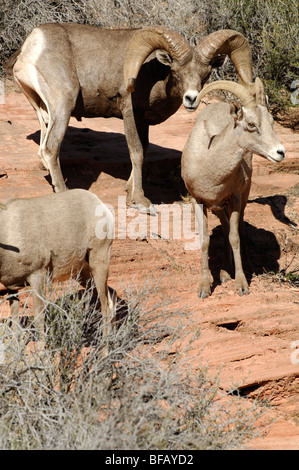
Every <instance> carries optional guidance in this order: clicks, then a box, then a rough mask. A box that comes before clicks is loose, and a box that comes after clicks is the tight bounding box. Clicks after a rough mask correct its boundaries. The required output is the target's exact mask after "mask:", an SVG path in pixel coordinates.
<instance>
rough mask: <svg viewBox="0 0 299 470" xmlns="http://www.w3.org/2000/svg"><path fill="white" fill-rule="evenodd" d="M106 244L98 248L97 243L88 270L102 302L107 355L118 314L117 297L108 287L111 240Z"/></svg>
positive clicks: (90, 254)
mask: <svg viewBox="0 0 299 470" xmlns="http://www.w3.org/2000/svg"><path fill="white" fill-rule="evenodd" d="M105 242H106V243H103V244H102V245H101V246H97V242H95V246H94V248H92V249H91V250H90V252H89V260H88V264H89V268H88V269H89V272H90V275H91V276H92V278H93V280H94V283H95V286H96V289H97V294H98V297H99V299H100V302H101V314H102V338H103V341H104V343H106V345H105V353H107V352H108V341H109V336H110V334H111V326H112V320H113V318H114V317H115V314H116V295H115V292H114V291H113V289H109V287H108V272H109V261H110V250H111V243H110V242H111V240H105ZM86 273H87V270H86V269H85V276H86Z"/></svg>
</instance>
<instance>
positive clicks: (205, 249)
mask: <svg viewBox="0 0 299 470" xmlns="http://www.w3.org/2000/svg"><path fill="white" fill-rule="evenodd" d="M192 203H193V206H194V210H195V216H196V219H197V223H198V227H199V232H200V245H201V276H200V281H199V288H198V297H199V298H201V299H204V298H206V297H208V296H209V295H211V276H210V270H209V245H210V236H209V232H208V214H207V208H206V207H204V206H203V205H202V204H200V203H197V202H196V201H195V199H192Z"/></svg>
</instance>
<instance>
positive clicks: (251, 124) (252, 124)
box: [248, 122, 256, 130]
mask: <svg viewBox="0 0 299 470" xmlns="http://www.w3.org/2000/svg"><path fill="white" fill-rule="evenodd" d="M248 127H249V129H252V130H253V129H255V127H256V126H255V124H254V122H249V123H248Z"/></svg>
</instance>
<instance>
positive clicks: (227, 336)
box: [0, 91, 299, 450]
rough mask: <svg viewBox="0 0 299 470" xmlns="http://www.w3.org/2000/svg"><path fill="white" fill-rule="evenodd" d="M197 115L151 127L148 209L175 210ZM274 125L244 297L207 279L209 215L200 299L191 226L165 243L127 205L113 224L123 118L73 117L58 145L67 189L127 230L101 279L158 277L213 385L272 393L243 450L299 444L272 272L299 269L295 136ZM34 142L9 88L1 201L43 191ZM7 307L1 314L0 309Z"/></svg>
mask: <svg viewBox="0 0 299 470" xmlns="http://www.w3.org/2000/svg"><path fill="white" fill-rule="evenodd" d="M196 115H197V112H196V113H193V114H190V113H188V112H187V111H185V110H184V109H180V110H179V111H178V112H177V113H176V114H175V115H174V116H173V117H172V118H170V119H169V120H168V121H167V122H165V123H163V124H161V125H159V126H156V127H152V128H151V130H150V142H151V146H150V152H149V155H148V158H147V160H146V163H145V165H144V167H145V168H144V188H145V193H146V196H148V197H150V199H151V200H152V202H153V203H155V204H162V203H163V204H171V203H173V204H174V205H175V207H176V208H179V210H180V209H181V208H182V206H181V204H182V198H181V195H182V194H185V193H184V187H183V186H182V184H181V181H180V180H179V169H178V166H179V163H180V156H181V151H182V149H183V146H184V144H185V142H186V139H187V137H188V134H189V132H190V130H191V128H192V126H193V123H194V120H195V118H196ZM275 129H276V132H277V134H278V136H279V138H280V140H281V142H282V144H283V145H284V146H285V147H286V149H287V155H286V160H285V161H284V162H282V163H280V164H278V165H276V166H274V165H271V164H270V163H269V162H267V161H266V160H264V159H261V158H260V157H257V156H254V174H253V184H252V189H251V193H250V199H249V203H248V205H247V208H246V213H245V220H246V222H247V223H246V239H247V246H248V250H249V254H250V259H251V261H252V264H253V267H254V270H253V271H254V272H253V273H251V274H250V275H249V278H250V295H248V296H244V297H239V296H238V295H237V294H236V293H235V290H234V281H233V280H232V281H229V282H228V283H226V284H225V285H220V284H219V282H218V280H217V276H218V275H219V265H220V260H221V253H222V250H223V244H222V235H221V229H220V227H219V222H218V221H217V219H216V218H215V217H214V216H213V215H211V216H210V218H209V227H210V231H211V235H212V236H211V250H210V264H211V270H212V273H213V276H214V284H213V292H212V295H211V297H209V298H208V299H205V300H200V299H198V297H197V286H198V281H199V266H200V251H199V250H194V249H190V248H191V247H192V246H193V248H194V245H192V238H191V239H188V237H189V236H191V235H192V236H193V234H194V233H193V232H192V230H191V234H190V233H184V234H183V235H184V237H185V239H171V238H172V237H171V235H172V234H171V233H170V238H169V237H167V234H166V235H165V233H163V231H162V229H161V227H159V226H157V225H155V224H154V222H152V223H153V225H151V224H150V222H151V221H153V218H151V219H150V216H144V215H143V216H142V220H141V218H140V219H137V218H136V217H139V216H138V215H136V214H137V213H136V212H134V211H133V212H128V213H127V220H126V221H124V220H123V219H122V220H121V216H120V214H123V212H121V211H123V202H124V197H125V194H126V193H125V191H124V184H125V180H126V179H127V178H128V175H129V173H130V161H129V157H128V152H127V147H126V142H125V138H124V134H123V123H122V121H120V120H117V119H109V120H108V119H107V120H105V119H102V118H98V119H92V120H91V119H83V120H82V122H77V121H76V120H75V119H73V118H72V119H71V121H70V126H69V129H68V131H67V134H66V137H65V139H64V142H63V145H62V149H61V164H62V169H63V174H64V177H65V178H67V185H68V187H69V188H72V187H82V188H85V189H88V190H90V191H93V192H94V193H96V194H97V195H98V196H99V197H100V198H101V199H102V200H103V201H104V202H105V203H107V204H110V205H111V206H113V208H114V210H115V215H116V218H117V220H121V222H120V223H119V226H118V227H119V229H120V232H121V229H124V227H126V228H127V235H126V237H125V238H124V239H117V238H116V239H115V241H114V244H113V250H112V259H111V267H110V278H109V284H110V285H111V286H112V287H114V288H115V289H116V290H117V292H118V294H119V295H120V297H121V294H122V288H123V287H122V286H123V284H122V282H123V280H124V279H125V280H126V281H127V282H128V281H130V280H134V282H135V283H136V284H137V285H140V286H141V285H142V284H143V283H144V281H145V279H147V278H148V277H149V276H152V277H153V278H155V279H158V278H159V277H161V281H160V283H159V291H160V294H162V297H164V298H166V297H169V298H171V299H172V300H173V302H174V305H175V306H176V307H177V306H179V307H180V308H182V309H183V310H184V311H185V312H186V318H188V325H189V326H188V328H189V330H190V334H191V333H192V332H194V331H197V330H200V334H199V336H198V338H197V339H196V340H195V342H193V346H192V347H193V352H192V354H193V353H194V357H195V356H196V352H198V351H201V353H200V358H201V361H202V362H203V363H208V364H209V370H210V371H211V373H213V372H215V373H216V372H217V371H219V369H220V368H221V372H220V385H221V388H223V389H224V390H229V389H230V387H231V384H232V383H233V384H241V385H239V393H240V394H241V396H242V397H244V400H248V399H251V398H253V397H255V396H257V395H258V394H259V396H261V397H264V396H265V397H267V398H268V399H270V403H271V405H272V409H271V414H272V416H273V417H274V418H275V419H276V421H275V422H274V424H272V425H271V427H270V430H269V432H268V433H267V434H266V435H265V436H263V437H261V438H258V439H255V440H254V441H252V442H251V443H250V448H252V449H297V450H298V449H299V326H298V319H299V288H298V287H297V286H294V285H293V286H292V285H290V284H289V283H287V282H283V280H282V279H283V275H282V274H281V272H282V271H283V270H285V271H286V272H291V271H296V270H297V275H298V269H299V260H298V245H299V237H298V228H299V217H298V207H299V203H298V187H299V148H298V143H299V137H298V134H296V133H294V132H293V131H292V130H291V129H288V128H285V127H282V126H280V125H278V124H275ZM38 144H39V124H38V121H37V118H36V115H35V113H34V111H33V109H32V108H31V106H30V105H29V103H28V102H27V100H26V99H25V97H24V96H23V95H22V94H21V93H17V92H15V91H12V92H10V93H8V94H7V95H6V96H5V103H4V104H0V178H1V184H0V200H1V201H4V200H5V199H7V198H9V197H26V196H38V195H42V194H48V193H50V192H51V191H52V188H51V185H50V183H49V181H50V180H49V178H48V174H47V172H46V171H44V170H42V169H41V168H40V164H39V160H38V157H37V151H38ZM161 207H162V206H161V205H159V206H157V208H159V210H160V208H161ZM164 207H166V206H164ZM172 207H174V206H172ZM179 213H181V212H179ZM140 217H141V216H140ZM157 217H158V218H156V219H155V220H158V219H159V216H157ZM192 217H193V215H192ZM142 224H143V225H142ZM144 224H145V228H144ZM122 233H123V232H122ZM190 243H191V245H190ZM279 279H280V281H279ZM5 305H6V304H5V303H4V304H2V306H1V308H2V311H1V312H0V315H1V314H2V315H7V308H6V306H5ZM295 341H298V343H297V344H298V346H297V348H298V349H296V343H294V342H295ZM179 346H180V345H179ZM176 347H177V345H176ZM182 347H183V345H182ZM297 352H298V354H297ZM170 353H171V351H170Z"/></svg>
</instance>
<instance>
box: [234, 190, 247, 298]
mask: <svg viewBox="0 0 299 470" xmlns="http://www.w3.org/2000/svg"><path fill="white" fill-rule="evenodd" d="M240 199H241V197H240V196H239V195H233V196H232V202H231V205H230V230H229V242H230V245H231V247H232V250H233V255H234V262H235V285H236V289H237V292H238V294H239V295H243V294H249V288H248V283H247V280H246V277H245V274H244V271H243V266H242V259H241V247H240V235H239V222H240V210H241V201H240Z"/></svg>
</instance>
